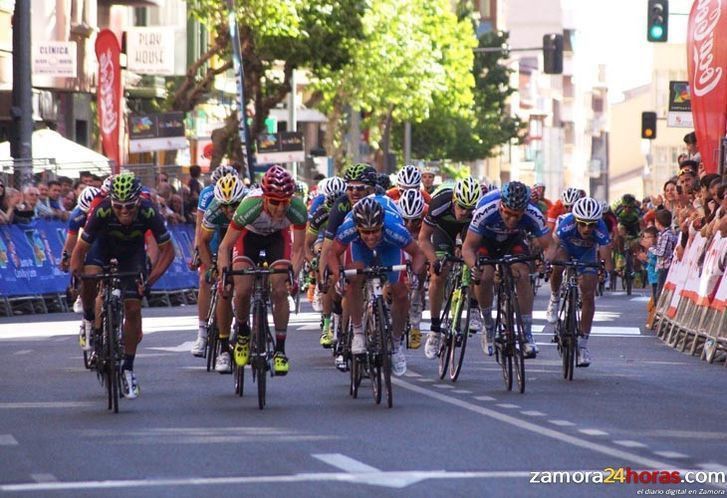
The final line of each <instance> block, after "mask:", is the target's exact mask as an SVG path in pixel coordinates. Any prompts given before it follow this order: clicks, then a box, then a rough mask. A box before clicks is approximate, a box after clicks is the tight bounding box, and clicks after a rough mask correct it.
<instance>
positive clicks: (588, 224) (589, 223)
mask: <svg viewBox="0 0 727 498" xmlns="http://www.w3.org/2000/svg"><path fill="white" fill-rule="evenodd" d="M576 223H578V224H579V225H580V226H582V227H588V228H593V227H595V226H596V225H597V224H598V222H597V221H581V220H576Z"/></svg>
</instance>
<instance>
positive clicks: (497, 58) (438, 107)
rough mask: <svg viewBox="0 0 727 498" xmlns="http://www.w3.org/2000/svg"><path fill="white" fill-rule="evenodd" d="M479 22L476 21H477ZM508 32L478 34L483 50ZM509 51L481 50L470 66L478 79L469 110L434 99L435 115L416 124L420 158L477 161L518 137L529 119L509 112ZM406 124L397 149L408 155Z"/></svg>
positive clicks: (414, 142) (466, 17) (399, 130)
mask: <svg viewBox="0 0 727 498" xmlns="http://www.w3.org/2000/svg"><path fill="white" fill-rule="evenodd" d="M470 19H472V18H471V12H470V11H468V10H464V11H460V21H466V22H472V21H470ZM473 26H474V24H473ZM507 39H508V34H507V33H504V32H490V33H485V34H483V35H481V36H480V37H479V40H478V46H479V47H480V48H496V47H505V46H506V44H507ZM507 56H508V53H507V52H506V51H505V50H502V51H494V52H486V53H484V52H477V53H476V54H475V56H474V63H473V65H472V67H471V72H472V76H473V78H474V81H475V87H474V90H473V94H474V98H473V100H472V101H471V107H470V108H469V109H467V110H466V111H465V112H462V111H459V112H453V111H452V107H451V106H450V105H449V104H448V103H446V102H443V101H441V100H436V99H435V101H434V107H433V108H432V112H431V113H430V117H429V118H428V119H426V120H424V121H422V122H421V123H417V124H414V125H412V134H411V149H412V156H413V157H417V158H419V159H429V160H434V159H450V160H452V161H473V160H476V159H482V158H485V157H491V156H492V155H493V154H494V153H495V152H496V150H497V147H498V146H500V145H502V144H504V143H507V142H509V141H510V140H512V139H514V138H519V137H520V134H521V133H522V131H523V127H524V123H523V122H522V121H521V120H520V119H519V118H518V117H516V116H515V117H513V116H510V115H509V113H508V112H507V107H506V106H507V99H508V97H509V96H510V95H512V93H513V92H515V88H513V87H511V86H510V73H511V72H512V71H511V70H510V69H509V68H507V67H506V66H505V65H503V64H502V59H505V58H507ZM403 126H404V125H403V123H397V126H396V127H395V130H396V131H395V134H394V136H395V139H396V141H395V143H396V145H395V148H396V150H397V151H398V152H399V153H400V154H403V153H402V151H403V148H404V145H403V135H404V132H403Z"/></svg>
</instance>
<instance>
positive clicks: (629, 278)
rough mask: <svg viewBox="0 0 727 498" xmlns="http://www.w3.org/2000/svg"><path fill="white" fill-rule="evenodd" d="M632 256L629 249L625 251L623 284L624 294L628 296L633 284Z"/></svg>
mask: <svg viewBox="0 0 727 498" xmlns="http://www.w3.org/2000/svg"><path fill="white" fill-rule="evenodd" d="M633 258H634V256H633V254H631V251H630V250H627V252H626V266H625V267H624V285H625V286H626V295H627V296H630V295H631V291H632V289H633V286H634V259H633Z"/></svg>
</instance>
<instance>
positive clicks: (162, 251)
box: [146, 240, 174, 287]
mask: <svg viewBox="0 0 727 498" xmlns="http://www.w3.org/2000/svg"><path fill="white" fill-rule="evenodd" d="M172 261H174V246H173V245H172V241H171V240H167V241H166V242H163V243H161V244H159V256H158V257H157V260H156V262H155V263H154V265H153V266H152V267H151V272H149V276H148V277H147V279H146V284H147V286H149V287H151V286H152V285H154V282H156V281H157V280H159V279H160V278H161V277H162V275H164V272H165V271H167V268H169V265H171V264H172Z"/></svg>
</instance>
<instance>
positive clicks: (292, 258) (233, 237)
mask: <svg viewBox="0 0 727 498" xmlns="http://www.w3.org/2000/svg"><path fill="white" fill-rule="evenodd" d="M294 193H295V181H294V180H293V177H292V176H291V175H290V173H288V172H287V171H286V170H285V169H283V168H282V167H280V166H278V165H274V166H272V167H270V168H269V169H268V170H267V171H266V172H265V175H264V176H263V179H262V182H261V188H260V189H255V190H252V191H251V192H249V193H248V194H247V196H245V199H243V201H242V202H241V203H240V205H239V206H238V207H237V210H236V211H235V214H234V216H233V218H232V221H231V222H230V225H229V227H228V228H227V233H226V234H225V237H224V238H223V239H222V242H221V243H220V248H219V253H218V256H217V268H218V269H219V273H220V275H222V270H224V269H226V268H229V267H230V260H232V263H233V269H235V270H242V269H245V268H251V267H253V266H255V265H259V264H261V263H263V261H262V260H261V259H260V252H261V251H265V253H266V258H267V260H269V261H271V262H272V264H271V265H270V266H271V267H287V268H291V269H292V272H293V275H297V274H298V272H300V269H301V266H302V264H303V256H304V249H303V243H304V238H305V220H306V210H305V203H304V202H303V200H302V199H300V198H299V197H297V196H294ZM291 225H292V226H293V234H292V243H291V235H290V226H291ZM233 248H234V252H233ZM231 255H232V258H231V257H230V256H231ZM287 281H288V277H287V276H286V275H282V274H280V275H271V276H270V283H271V285H272V294H271V298H272V299H271V300H272V304H273V320H274V324H275V354H274V357H273V369H274V370H275V373H276V374H277V375H285V374H287V373H288V369H289V365H288V357H287V356H286V355H285V339H286V336H287V328H288V318H289V315H290V308H289V304H288V294H289V293H288V288H287ZM252 284H253V281H252V278H250V277H245V276H237V277H235V278H234V287H235V296H234V303H233V306H234V310H235V316H236V318H237V323H238V324H239V326H240V331H239V333H238V336H237V343H236V345H235V351H234V353H235V363H236V364H237V366H244V365H246V364H247V362H248V359H249V357H250V325H249V323H248V321H249V316H250V294H251V292H252Z"/></svg>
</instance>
